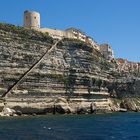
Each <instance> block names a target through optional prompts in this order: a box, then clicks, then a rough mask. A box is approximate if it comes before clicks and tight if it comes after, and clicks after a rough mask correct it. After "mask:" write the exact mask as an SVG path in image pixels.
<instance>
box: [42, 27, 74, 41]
mask: <svg viewBox="0 0 140 140" xmlns="http://www.w3.org/2000/svg"><path fill="white" fill-rule="evenodd" d="M40 31H41V32H43V33H45V32H48V33H49V35H51V36H52V37H53V38H59V39H61V38H63V37H66V38H74V35H73V34H72V33H70V32H67V31H63V30H56V29H49V28H42V29H40Z"/></svg>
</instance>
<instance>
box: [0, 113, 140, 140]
mask: <svg viewBox="0 0 140 140" xmlns="http://www.w3.org/2000/svg"><path fill="white" fill-rule="evenodd" d="M0 140H140V113H114V114H102V115H101V114H100V115H56V116H53V115H50V116H36V117H11V118H0Z"/></svg>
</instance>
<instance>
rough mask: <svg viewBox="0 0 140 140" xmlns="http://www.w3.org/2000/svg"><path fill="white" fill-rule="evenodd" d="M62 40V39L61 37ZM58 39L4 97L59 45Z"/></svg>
mask: <svg viewBox="0 0 140 140" xmlns="http://www.w3.org/2000/svg"><path fill="white" fill-rule="evenodd" d="M61 40H62V39H61ZM61 40H58V41H56V43H55V44H54V45H53V46H52V47H51V48H50V49H49V50H48V49H47V51H46V52H45V53H44V54H43V55H42V56H41V58H40V59H39V60H38V61H37V62H36V63H35V64H33V65H32V66H31V67H30V68H29V69H28V70H27V71H26V72H25V73H24V74H23V75H22V76H21V77H20V78H19V79H18V81H16V82H15V83H14V84H13V85H12V86H11V87H10V88H9V89H8V90H7V91H6V92H5V93H4V94H3V95H2V98H3V97H5V96H6V95H8V94H9V93H11V92H12V91H13V90H14V89H15V88H16V87H17V86H18V84H19V83H20V82H21V81H23V79H24V78H25V77H26V76H27V75H28V74H29V73H30V72H31V71H32V70H33V69H34V68H35V67H36V66H37V65H38V64H39V63H40V62H41V61H42V60H43V59H44V58H45V57H46V56H47V55H48V54H49V53H51V52H52V51H53V50H54V49H55V47H56V46H57V44H58V43H59V42H60V41H61Z"/></svg>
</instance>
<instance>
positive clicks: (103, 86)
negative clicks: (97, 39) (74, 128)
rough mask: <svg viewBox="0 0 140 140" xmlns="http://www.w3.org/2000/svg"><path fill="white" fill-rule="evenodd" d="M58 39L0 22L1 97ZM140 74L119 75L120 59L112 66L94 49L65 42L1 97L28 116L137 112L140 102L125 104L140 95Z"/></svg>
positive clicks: (65, 40)
mask: <svg viewBox="0 0 140 140" xmlns="http://www.w3.org/2000/svg"><path fill="white" fill-rule="evenodd" d="M56 41H57V40H54V39H52V38H51V37H49V36H48V34H43V33H41V32H38V31H35V30H28V29H25V28H22V27H15V26H13V25H6V24H0V53H1V54H0V96H1V97H2V95H3V94H4V93H5V92H6V91H7V90H9V89H10V88H11V87H12V86H13V85H14V83H16V82H17V81H18V80H19V79H20V78H21V77H22V75H24V74H25V73H26V72H27V71H28V70H29V69H30V68H31V67H32V65H34V64H35V63H36V62H37V61H38V60H39V59H40V58H41V57H42V55H43V54H44V53H45V52H46V51H47V50H49V49H50V48H51V47H52V46H53V45H54V44H55V42H56ZM138 75H139V73H135V74H134V73H123V72H120V71H119V70H118V65H117V63H116V61H115V60H114V61H113V62H108V61H107V60H105V58H104V57H103V56H102V54H101V53H100V52H98V51H97V50H95V49H94V48H93V47H92V46H88V45H87V44H85V43H84V42H81V41H79V40H72V39H66V38H65V39H63V40H61V41H60V42H59V43H58V44H57V45H56V47H55V48H54V49H53V50H52V51H51V52H50V53H49V54H48V55H46V57H44V58H43V59H42V60H41V62H40V63H39V64H38V65H37V66H36V67H35V68H33V69H32V70H31V71H30V72H29V73H28V74H27V75H26V76H25V77H24V78H23V79H22V81H20V82H19V83H18V85H17V86H16V88H15V89H13V90H11V92H9V93H8V94H7V96H6V97H5V98H1V99H2V100H1V108H3V107H5V108H11V109H14V110H15V111H16V112H21V113H25V114H32V113H37V114H41V113H52V112H53V113H55V112H58V113H92V112H100V111H101V112H102V111H117V110H119V109H120V107H121V108H126V109H128V110H136V109H137V110H138V109H139V99H137V101H136V102H137V106H136V107H135V109H130V108H131V107H132V105H130V103H128V102H127V101H126V99H127V98H128V97H129V98H130V97H131V99H132V98H136V97H139V95H140V93H139V92H140V89H139V85H140V82H139V78H138ZM132 100H133V99H132ZM133 101H134V100H133ZM131 103H132V102H131ZM128 104H129V105H128ZM134 104H135V103H134ZM135 105H136V104H135ZM128 106H129V107H128ZM130 106H131V107H130ZM133 107H134V105H133Z"/></svg>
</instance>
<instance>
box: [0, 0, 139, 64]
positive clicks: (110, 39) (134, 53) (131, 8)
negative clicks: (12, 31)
mask: <svg viewBox="0 0 140 140" xmlns="http://www.w3.org/2000/svg"><path fill="white" fill-rule="evenodd" d="M0 2H1V4H0V22H6V23H11V24H15V25H20V26H22V25H23V12H24V11H25V10H33V11H38V12H40V14H41V26H42V27H50V28H57V29H66V28H68V27H76V28H79V29H81V30H82V31H84V32H86V33H87V34H88V35H90V36H92V37H93V38H94V39H95V40H96V41H97V42H98V43H99V44H101V43H109V44H110V45H111V46H112V48H113V49H114V52H115V56H116V57H122V58H127V59H128V60H131V61H139V62H140V51H139V50H140V0H1V1H0Z"/></svg>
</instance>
